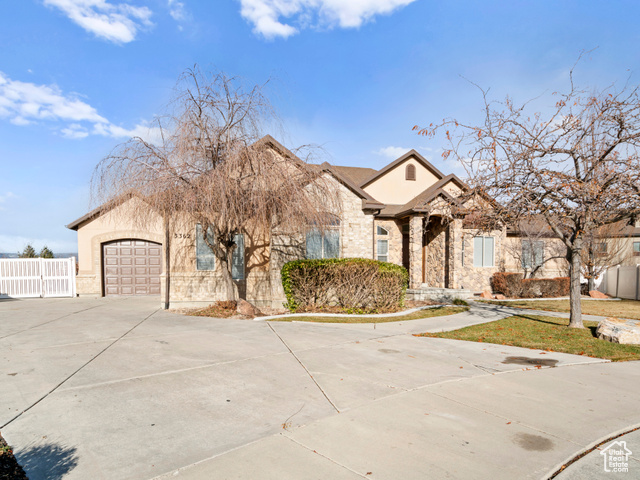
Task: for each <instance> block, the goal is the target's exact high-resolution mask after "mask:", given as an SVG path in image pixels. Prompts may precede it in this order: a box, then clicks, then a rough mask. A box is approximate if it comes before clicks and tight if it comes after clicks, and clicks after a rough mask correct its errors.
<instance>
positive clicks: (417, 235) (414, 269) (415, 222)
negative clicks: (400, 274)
mask: <svg viewBox="0 0 640 480" xmlns="http://www.w3.org/2000/svg"><path fill="white" fill-rule="evenodd" d="M422 225H423V218H422V217H419V216H413V217H411V219H410V220H409V288H420V287H421V286H422V236H423V228H422Z"/></svg>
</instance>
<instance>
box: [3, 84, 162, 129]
mask: <svg viewBox="0 0 640 480" xmlns="http://www.w3.org/2000/svg"><path fill="white" fill-rule="evenodd" d="M0 118H6V119H8V120H9V121H10V122H11V123H13V124H14V125H20V126H22V125H30V124H33V123H37V122H41V121H49V122H56V123H62V124H64V125H63V126H62V127H60V133H61V134H62V135H63V136H64V137H67V138H75V139H79V138H85V137H87V136H89V135H90V134H93V135H103V136H107V137H113V138H124V137H132V136H140V137H142V138H144V139H146V140H148V141H150V142H157V141H159V131H158V129H157V128H155V127H149V126H147V125H145V124H139V125H136V126H135V127H134V128H132V129H125V128H123V127H120V126H118V125H114V124H112V123H111V122H109V120H107V119H106V118H105V117H103V116H101V115H100V114H98V111H97V110H96V109H95V108H93V107H92V106H91V105H89V104H88V103H86V102H84V101H82V100H80V99H78V98H77V95H68V94H67V95H65V94H64V93H63V92H62V91H61V90H60V88H58V87H57V86H56V85H36V84H34V83H28V82H20V81H18V80H12V79H10V78H9V77H7V76H6V75H5V74H3V73H2V72H0Z"/></svg>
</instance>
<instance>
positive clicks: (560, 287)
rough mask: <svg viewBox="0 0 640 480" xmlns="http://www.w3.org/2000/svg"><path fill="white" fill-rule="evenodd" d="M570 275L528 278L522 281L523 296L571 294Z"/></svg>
mask: <svg viewBox="0 0 640 480" xmlns="http://www.w3.org/2000/svg"><path fill="white" fill-rule="evenodd" d="M569 286H570V281H569V278H568V277H557V278H527V279H526V280H523V281H522V297H523V298H549V297H566V296H567V295H569Z"/></svg>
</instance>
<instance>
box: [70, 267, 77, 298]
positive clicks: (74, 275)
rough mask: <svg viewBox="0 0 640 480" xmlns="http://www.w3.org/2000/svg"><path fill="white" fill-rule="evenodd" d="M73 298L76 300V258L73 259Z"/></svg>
mask: <svg viewBox="0 0 640 480" xmlns="http://www.w3.org/2000/svg"><path fill="white" fill-rule="evenodd" d="M70 261H71V275H70V277H71V298H76V257H71V259H70Z"/></svg>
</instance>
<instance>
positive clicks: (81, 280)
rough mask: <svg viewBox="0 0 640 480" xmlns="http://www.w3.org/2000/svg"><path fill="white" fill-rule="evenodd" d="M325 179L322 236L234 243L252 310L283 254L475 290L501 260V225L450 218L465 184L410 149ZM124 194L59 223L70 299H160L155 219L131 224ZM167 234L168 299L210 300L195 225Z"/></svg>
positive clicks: (333, 168) (216, 280) (211, 272)
mask: <svg viewBox="0 0 640 480" xmlns="http://www.w3.org/2000/svg"><path fill="white" fill-rule="evenodd" d="M262 142H264V143H265V145H267V146H268V148H271V149H273V150H274V151H275V152H277V153H278V154H280V155H283V156H285V157H292V158H295V156H294V155H293V154H292V153H291V152H290V151H289V150H287V149H286V148H285V147H283V146H282V145H280V144H279V143H278V142H277V141H276V140H274V139H273V138H271V137H269V136H267V137H265V138H264V139H263V140H262ZM319 168H320V169H321V170H322V171H323V172H324V174H325V175H328V176H330V177H331V178H332V179H333V181H335V187H336V190H337V192H339V193H338V194H339V196H340V199H341V200H342V213H341V215H340V218H339V219H336V222H335V225H334V226H333V227H332V228H329V229H325V231H324V232H318V231H314V230H313V229H311V228H310V229H309V231H308V232H307V233H306V236H299V237H298V238H285V237H283V236H280V235H276V234H272V235H270V236H267V238H265V235H262V236H259V235H252V234H251V233H250V232H245V233H244V234H243V235H241V236H239V237H238V239H237V240H238V244H239V248H237V249H236V255H235V257H234V269H233V277H234V279H235V280H236V281H237V283H238V287H239V291H240V295H241V296H242V297H244V298H246V299H247V300H249V301H250V302H253V303H255V304H257V305H258V306H280V305H281V304H282V302H283V300H284V294H283V291H282V284H281V281H280V268H281V266H282V264H283V263H284V262H285V261H286V260H288V259H291V258H299V257H303V256H305V255H306V256H307V257H308V258H322V257H364V258H373V259H378V260H381V261H388V262H392V263H396V264H399V265H404V266H405V267H406V268H407V270H408V271H409V275H410V288H412V289H420V288H422V287H438V288H448V289H468V290H471V291H482V290H485V289H488V288H489V285H490V283H489V282H490V277H491V275H492V274H493V273H495V272H497V271H498V270H499V269H500V267H501V265H502V264H503V261H502V260H501V259H503V258H504V255H505V252H504V244H505V240H506V229H502V230H493V231H489V232H482V231H480V230H478V229H477V228H475V227H474V225H473V224H472V223H471V222H469V221H467V220H465V219H463V218H457V217H456V216H455V215H453V214H452V207H456V206H459V204H458V201H457V197H458V196H459V195H460V193H461V192H462V191H463V189H464V188H465V185H464V183H463V182H462V181H461V180H460V179H459V178H458V177H456V176H455V175H444V174H443V173H442V172H440V171H439V170H438V169H437V168H435V167H434V166H433V165H432V164H431V163H429V162H428V161H427V160H426V159H425V158H424V157H423V156H422V155H420V154H419V153H418V152H416V151H415V150H411V151H409V152H407V153H406V154H404V155H402V156H401V157H400V158H398V159H397V160H395V161H393V162H391V163H390V164H389V165H387V166H386V167H384V168H382V169H381V170H374V169H371V168H361V167H349V166H338V165H330V164H328V163H324V164H322V165H321V166H320V167H319ZM139 208H145V204H144V202H142V201H141V200H139V199H138V198H136V197H131V198H130V199H128V200H127V201H125V202H124V203H119V204H117V205H112V206H110V205H103V206H101V207H99V208H97V209H95V210H94V211H92V212H90V213H88V214H87V215H85V216H83V217H82V218H79V219H78V220H76V221H74V222H72V223H71V224H69V225H68V226H67V227H68V228H70V229H73V230H76V231H77V232H78V255H79V275H78V277H77V282H78V286H77V290H78V292H79V294H80V295H160V294H161V292H162V291H163V288H164V281H163V278H164V272H163V265H164V264H165V262H164V259H163V255H164V252H163V248H162V242H163V239H164V231H163V226H162V222H161V220H160V218H159V217H158V219H157V221H156V222H151V223H148V222H147V223H145V225H144V226H140V225H139V224H138V223H136V221H135V220H134V217H135V215H133V212H134V211H135V209H139ZM174 223H175V224H176V225H175V226H174V227H173V229H172V231H171V264H172V267H171V289H170V290H171V302H172V304H173V305H174V306H175V305H176V304H180V303H182V304H196V303H210V302H212V301H215V300H219V299H222V298H223V296H224V287H223V284H222V282H221V281H220V274H219V272H218V271H217V270H216V268H217V265H216V262H215V259H214V258H213V254H212V253H211V252H210V251H208V248H207V247H206V246H205V244H204V242H203V241H202V232H201V231H200V228H199V226H198V225H195V224H190V223H189V222H186V221H176V222H174Z"/></svg>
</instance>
